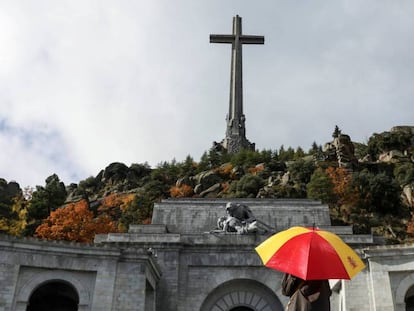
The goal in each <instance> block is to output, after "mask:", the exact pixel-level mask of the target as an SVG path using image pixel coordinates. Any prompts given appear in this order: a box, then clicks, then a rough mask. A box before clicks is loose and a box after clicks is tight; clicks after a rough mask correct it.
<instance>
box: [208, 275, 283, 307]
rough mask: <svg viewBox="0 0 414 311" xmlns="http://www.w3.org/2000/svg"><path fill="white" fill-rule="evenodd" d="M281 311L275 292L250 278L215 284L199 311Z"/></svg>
mask: <svg viewBox="0 0 414 311" xmlns="http://www.w3.org/2000/svg"><path fill="white" fill-rule="evenodd" d="M235 310H240V311H241V310H245V311H283V306H282V304H281V302H280V300H279V298H278V297H277V296H276V294H275V293H274V292H273V291H272V290H271V289H269V288H268V287H267V286H265V285H263V284H262V283H259V282H257V281H255V280H250V279H237V280H231V281H227V282H225V283H223V284H221V285H219V286H217V287H216V288H215V289H214V290H213V291H212V292H211V293H210V294H209V295H208V296H207V298H206V299H205V300H204V302H203V304H202V306H201V309H200V311H235Z"/></svg>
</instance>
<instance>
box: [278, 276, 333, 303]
mask: <svg viewBox="0 0 414 311" xmlns="http://www.w3.org/2000/svg"><path fill="white" fill-rule="evenodd" d="M331 293H332V292H331V288H330V286H329V282H328V280H311V281H305V280H302V279H301V278H298V277H296V276H293V275H291V274H288V273H285V275H284V276H283V279H282V294H283V295H285V296H289V297H290V299H289V302H288V304H287V306H286V311H304V310H305V311H310V310H318V311H330V310H331V303H330V296H331Z"/></svg>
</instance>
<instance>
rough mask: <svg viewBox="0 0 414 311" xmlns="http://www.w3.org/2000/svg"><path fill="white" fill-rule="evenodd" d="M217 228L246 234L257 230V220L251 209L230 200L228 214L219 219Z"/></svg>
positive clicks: (227, 208) (227, 207)
mask: <svg viewBox="0 0 414 311" xmlns="http://www.w3.org/2000/svg"><path fill="white" fill-rule="evenodd" d="M217 228H218V229H219V230H221V231H223V232H235V233H238V234H246V233H252V232H256V231H257V229H258V228H257V220H256V217H254V215H253V213H252V211H251V209H250V208H249V207H248V206H247V205H244V204H237V203H232V202H228V203H227V204H226V216H222V217H220V218H219V219H218V220H217Z"/></svg>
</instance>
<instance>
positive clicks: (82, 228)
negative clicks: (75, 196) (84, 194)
mask: <svg viewBox="0 0 414 311" xmlns="http://www.w3.org/2000/svg"><path fill="white" fill-rule="evenodd" d="M109 232H117V230H116V226H115V224H114V222H113V221H112V219H111V217H110V216H108V215H105V214H103V215H99V216H97V217H95V216H94V213H93V212H92V211H91V210H90V209H89V204H88V202H87V201H86V200H81V201H78V202H75V203H69V204H67V205H66V206H64V207H61V208H58V209H56V210H55V211H52V212H51V213H50V216H49V217H48V218H47V219H45V220H44V221H43V223H42V224H41V225H40V226H38V227H37V229H36V232H35V236H36V237H38V238H42V239H47V240H66V241H76V242H84V243H91V242H93V240H94V238H95V234H100V233H109Z"/></svg>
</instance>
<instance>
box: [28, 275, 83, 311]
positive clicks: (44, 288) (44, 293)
mask: <svg viewBox="0 0 414 311" xmlns="http://www.w3.org/2000/svg"><path fill="white" fill-rule="evenodd" d="M78 306H79V295H78V293H77V291H76V288H74V287H73V286H72V284H69V283H67V282H65V281H46V282H45V283H43V284H40V285H39V286H38V287H37V288H36V289H35V290H34V291H33V293H32V294H31V295H30V298H29V304H28V306H27V309H26V311H39V310H53V311H54V310H60V311H77V310H78Z"/></svg>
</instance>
